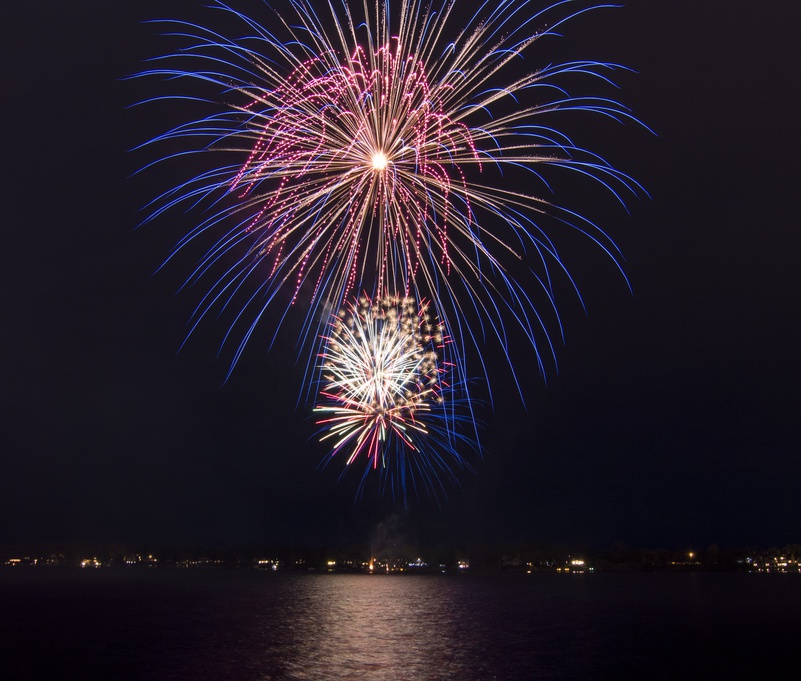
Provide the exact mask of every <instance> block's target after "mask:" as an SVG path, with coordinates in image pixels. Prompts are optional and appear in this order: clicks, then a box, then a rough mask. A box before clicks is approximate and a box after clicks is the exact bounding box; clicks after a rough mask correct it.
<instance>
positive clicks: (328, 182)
mask: <svg viewBox="0 0 801 681" xmlns="http://www.w3.org/2000/svg"><path fill="white" fill-rule="evenodd" d="M436 1H437V0H435V2H436ZM213 6H214V7H216V8H218V9H220V10H222V11H223V12H225V13H226V15H228V16H229V17H232V18H233V19H235V20H236V21H238V22H240V24H241V26H242V27H243V28H244V30H245V33H244V34H240V35H239V36H238V37H236V38H226V37H223V36H222V35H220V34H219V33H217V32H215V31H212V30H210V29H206V28H203V27H200V26H198V25H194V24H188V23H182V22H168V23H170V25H172V26H173V27H174V30H173V31H172V33H173V35H175V36H177V37H176V40H181V41H184V46H183V48H182V49H181V50H180V51H178V52H176V53H174V54H172V55H169V56H167V57H164V58H162V59H159V60H156V61H155V63H154V64H153V68H151V69H149V70H147V71H145V72H144V73H143V74H142V75H145V76H161V77H163V78H164V79H165V80H166V81H167V82H168V83H169V84H170V88H171V90H170V93H168V94H167V95H166V97H165V98H167V99H174V100H177V101H178V102H179V103H185V102H186V101H187V100H190V99H193V100H197V101H202V105H203V106H209V107H210V108H211V109H210V110H211V113H209V114H208V115H201V116H199V117H196V118H194V119H192V120H189V121H188V122H186V123H183V124H181V125H178V126H177V127H175V128H173V129H171V130H169V131H168V132H166V133H164V134H163V135H160V136H158V137H157V138H155V139H154V140H153V141H152V143H153V144H168V145H178V147H179V150H178V151H174V150H173V151H171V153H169V154H167V155H166V158H163V159H161V160H167V158H173V159H185V158H186V154H192V153H201V154H207V153H211V154H213V155H215V156H214V158H215V161H214V162H213V163H211V164H210V165H209V166H208V169H207V170H206V171H203V172H200V173H199V174H196V175H194V176H190V177H189V178H188V179H187V180H186V181H184V182H181V183H180V184H178V185H177V186H176V187H175V188H174V189H172V190H170V191H168V192H167V193H165V194H164V195H163V196H161V197H160V198H159V199H158V200H157V201H156V202H155V204H154V206H153V208H152V213H151V219H152V218H155V217H156V216H159V215H161V214H162V213H163V212H165V211H170V210H174V209H177V208H190V207H194V206H195V205H197V204H201V205H205V206H206V208H207V210H208V212H207V214H206V217H205V219H204V220H203V221H202V222H201V223H200V224H198V225H197V226H196V227H195V228H194V229H193V230H191V231H190V232H189V233H188V234H187V236H186V237H185V238H184V239H183V240H181V242H180V243H179V244H178V245H177V248H176V252H178V251H181V250H183V249H189V248H190V246H193V245H194V244H195V243H197V242H198V241H203V239H205V238H210V239H211V246H210V247H209V248H208V250H207V252H206V254H205V255H204V256H202V257H201V259H200V261H199V264H198V265H197V267H196V269H195V271H194V273H193V274H192V276H191V277H190V278H189V281H190V282H195V281H197V280H201V279H203V280H206V281H209V282H210V285H209V290H208V293H207V294H206V296H205V297H204V298H203V299H202V301H201V303H200V305H199V306H198V308H197V311H196V318H195V322H194V323H193V326H192V328H193V329H194V328H195V326H196V325H197V323H199V321H200V320H201V319H203V318H205V317H206V316H208V315H210V314H212V313H215V314H216V313H218V312H221V311H222V310H224V309H226V308H229V307H230V308H233V317H234V321H233V322H232V324H231V328H230V329H229V331H228V333H227V334H226V336H225V337H226V339H228V338H230V337H233V338H239V339H240V340H239V341H237V342H238V345H237V348H236V350H235V352H234V354H233V362H232V365H233V364H235V363H236V361H237V360H238V358H239V357H240V355H241V352H242V350H243V348H244V346H245V344H246V343H247V341H248V340H249V339H250V338H251V336H252V334H253V332H254V330H255V328H256V326H257V325H258V323H259V321H260V320H262V319H263V318H264V315H265V312H266V311H267V309H268V308H270V307H277V308H279V309H278V312H279V313H280V312H281V308H283V309H284V310H285V311H286V310H288V309H289V308H290V307H291V306H292V303H294V302H296V301H299V303H300V304H299V307H301V308H302V309H303V310H304V311H305V315H306V316H305V322H303V323H302V330H301V332H300V335H301V339H302V340H301V345H303V346H307V345H308V342H309V341H310V340H312V339H319V338H320V337H321V336H324V335H325V333H324V331H323V328H324V325H325V323H326V320H327V319H328V317H329V315H330V311H331V310H337V309H340V308H341V307H342V306H343V305H344V304H345V301H346V300H347V299H348V298H349V297H351V296H352V295H353V293H354V292H355V291H362V290H363V291H370V292H371V293H372V295H374V296H375V297H376V298H377V299H381V298H382V297H383V296H385V295H386V294H387V293H388V292H402V295H404V296H413V297H416V298H417V299H418V300H422V299H429V300H432V301H433V302H434V304H435V305H436V308H437V313H438V316H439V318H441V319H442V320H443V323H444V325H445V327H446V329H448V332H449V335H451V336H452V337H456V338H459V342H460V343H461V344H462V346H463V347H464V346H465V345H466V344H467V345H469V344H473V345H475V346H476V347H478V348H479V352H478V353H477V355H478V357H479V359H480V358H481V357H482V352H483V350H482V348H483V346H484V344H485V342H486V339H487V337H489V338H493V337H494V338H495V339H496V340H497V341H498V343H499V345H500V347H501V348H502V349H503V352H504V353H506V354H507V355H508V348H509V339H508V336H507V332H506V329H505V324H506V323H507V322H508V321H513V322H514V323H516V324H517V325H518V326H519V328H520V329H521V330H522V332H523V333H524V335H525V336H526V337H527V338H528V340H529V341H530V343H531V345H532V347H533V350H534V354H535V355H536V357H537V359H538V362H539V364H540V368H541V370H542V369H543V367H544V364H543V359H542V355H543V354H544V355H545V356H546V357H547V356H548V355H552V349H551V343H550V340H549V338H548V333H547V329H548V328H549V327H550V326H551V325H552V324H554V323H555V324H556V328H558V329H561V323H560V322H559V316H558V312H557V308H556V293H555V290H556V287H557V286H558V284H557V283H556V282H557V281H558V280H560V279H561V280H562V281H563V282H567V286H568V287H569V288H573V289H574V290H576V293H578V290H577V288H576V287H575V284H573V280H572V278H571V276H570V274H569V273H568V270H567V267H566V266H565V265H564V264H563V260H562V257H561V253H560V250H559V247H558V246H557V244H558V243H559V239H560V235H562V234H563V233H564V232H568V231H573V232H578V233H580V234H582V235H584V236H586V237H587V239H588V240H589V241H590V242H591V243H594V244H595V245H597V246H599V247H600V248H601V249H602V251H603V252H605V253H606V254H607V255H608V256H609V257H610V258H611V259H612V261H613V262H614V263H615V265H617V266H618V267H619V255H618V253H617V250H616V248H615V246H614V243H613V242H612V241H611V239H609V238H608V237H607V236H606V234H605V233H604V232H603V231H601V230H600V229H599V228H597V227H596V226H595V225H594V224H593V223H591V222H589V221H588V220H585V219H584V218H582V217H580V216H579V215H577V214H576V213H575V212H572V211H570V210H568V209H566V208H562V207H560V206H558V205H557V204H555V203H554V202H552V201H550V200H544V199H543V198H542V196H541V194H542V193H543V192H544V193H545V195H546V196H547V195H548V194H549V193H550V186H549V185H547V184H545V181H544V179H543V174H542V173H543V172H546V171H547V172H554V173H556V172H558V171H573V172H575V173H578V174H581V175H584V176H586V177H589V178H592V179H593V180H595V181H597V182H598V183H600V184H601V185H602V186H604V187H606V188H607V189H608V190H609V191H610V192H612V194H613V195H615V196H617V197H618V198H622V196H621V195H622V193H624V192H628V191H631V192H637V191H638V185H637V184H636V183H635V182H634V181H633V180H631V179H630V178H629V177H628V176H627V175H625V174H623V173H621V172H619V171H618V170H616V169H615V168H613V167H612V166H611V165H610V164H609V163H607V162H606V161H605V160H603V159H602V158H601V157H599V156H598V155H596V154H595V153H592V152H590V151H588V150H586V149H584V148H582V147H581V146H579V145H578V144H575V143H574V142H573V141H572V140H571V139H570V138H569V137H567V136H566V135H565V134H563V133H561V132H559V131H558V123H557V122H555V121H554V119H555V118H558V116H559V115H561V113H562V112H565V111H578V112H583V113H589V114H595V115H597V116H602V117H609V118H613V119H616V120H618V121H625V120H633V119H632V117H631V115H630V114H629V113H628V111H627V110H626V109H625V108H624V107H622V106H621V105H619V104H617V103H616V102H615V101H612V100H610V99H606V98H602V97H586V96H576V95H574V94H572V92H571V91H570V90H568V87H570V88H572V87H573V86H574V85H575V83H576V82H577V81H578V82H582V81H583V82H587V81H594V82H596V83H598V84H600V85H602V86H605V85H608V84H609V78H610V74H612V73H613V72H615V71H617V70H619V69H620V68H621V67H619V66H617V65H614V64H609V63H601V62H596V61H589V60H582V61H569V62H564V63H560V64H552V65H549V66H545V67H543V68H540V69H538V70H529V71H527V72H525V73H524V75H520V71H519V69H518V67H517V66H515V64H516V63H518V64H522V63H525V62H524V61H523V59H521V57H525V56H526V55H527V54H528V53H529V52H531V51H532V50H534V48H535V47H536V46H537V45H539V44H540V41H542V40H544V39H546V38H548V37H550V36H555V35H556V34H557V31H558V30H559V29H560V27H561V26H562V24H564V22H565V21H567V20H568V19H570V18H572V17H573V16H575V15H577V14H581V13H583V12H586V11H588V10H590V9H594V8H595V7H594V6H592V5H587V4H586V3H582V2H581V1H578V2H574V1H573V0H563V1H562V2H556V3H555V4H553V5H551V6H550V7H546V8H545V9H543V10H538V9H537V8H536V4H535V3H534V2H532V1H526V0H522V1H517V2H513V1H512V0H499V1H498V2H495V3H489V2H485V3H482V4H480V6H479V8H478V10H477V11H475V13H472V12H471V11H464V9H463V7H465V5H464V4H461V3H454V2H448V1H447V0H446V1H445V2H443V3H442V4H441V5H439V6H429V5H427V4H425V3H424V2H422V0H401V1H400V2H399V3H398V4H397V5H394V4H393V5H392V6H390V3H388V2H384V0H378V2H376V3H375V4H374V5H371V4H369V3H367V2H364V3H363V4H359V3H355V4H354V5H349V4H348V3H342V4H341V5H338V6H337V7H335V6H334V5H333V4H330V3H328V4H323V6H322V10H321V12H320V13H318V12H317V11H316V10H315V8H314V7H313V5H312V4H310V2H309V1H308V0H295V1H294V2H292V3H291V6H292V10H291V11H290V12H289V13H288V14H285V15H284V16H282V15H279V14H276V15H275V17H274V21H273V22H272V23H271V27H270V28H267V26H265V25H260V24H259V23H257V22H256V21H254V20H253V19H251V18H249V17H247V16H245V15H244V14H241V13H239V12H238V11H236V10H234V9H233V8H231V7H229V6H227V5H225V4H223V3H222V2H217V3H216V4H215V5H213ZM290 14H291V15H292V16H291V17H290V16H289V15H290ZM457 14H458V17H456V16H454V15H457ZM546 60H547V57H546ZM176 82H179V83H191V84H192V87H193V89H192V90H191V91H189V92H191V94H188V95H187V94H185V93H184V91H181V92H176V88H177V87H178V86H177V85H176ZM197 101H196V102H193V103H192V106H195V105H197V106H200V105H199V104H197ZM172 148H173V149H174V147H172ZM194 168H196V166H194ZM194 172H197V171H196V170H194ZM521 173H522V174H523V176H524V179H523V181H521V177H520V174H521ZM507 178H516V181H515V182H511V181H510V180H509V179H507ZM549 181H550V175H549ZM538 190H539V193H538ZM285 316H286V315H284V316H282V317H281V319H284V318H285ZM468 316H469V317H470V318H471V319H472V320H473V322H472V323H469V324H468V323H466V322H465V318H466V317H468ZM280 325H281V322H279V323H278V326H280ZM541 348H546V352H544V353H543V352H541ZM312 354H313V353H312ZM460 356H462V357H463V356H464V353H460ZM459 361H460V362H463V361H464V360H463V359H462V360H459ZM481 362H482V363H483V359H482V360H481ZM510 362H511V360H510ZM460 372H461V375H467V371H466V368H465V367H462V368H461V369H460ZM485 373H486V369H485Z"/></svg>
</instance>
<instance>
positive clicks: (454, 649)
mask: <svg viewBox="0 0 801 681" xmlns="http://www.w3.org/2000/svg"><path fill="white" fill-rule="evenodd" d="M412 581H413V582H414V583H413V584H412ZM448 586H450V587H451V588H447V587H448ZM453 586H454V585H453V584H451V583H449V582H448V581H447V580H442V579H437V578H431V577H421V578H408V577H399V576H394V577H393V576H389V577H386V576H380V577H365V576H361V575H350V576H348V575H338V576H336V577H334V578H333V579H332V578H330V577H327V576H320V577H316V578H313V579H312V580H310V582H309V583H308V584H307V585H306V588H305V589H304V591H306V597H305V598H304V599H303V601H302V602H301V603H299V604H297V609H296V610H295V612H293V613H292V615H291V616H290V618H289V627H290V629H291V632H292V634H293V637H292V638H293V645H292V646H291V647H290V648H289V650H288V651H287V652H288V653H289V654H288V659H287V661H286V667H285V672H286V674H287V675H289V676H290V677H292V678H297V679H343V678H353V679H357V678H374V679H431V678H457V677H461V678H465V676H466V675H467V676H468V678H469V676H470V674H472V672H475V671H477V670H478V668H480V666H481V661H480V659H479V657H478V656H476V654H475V653H477V652H480V651H477V650H475V649H474V648H473V647H472V646H474V645H475V640H473V639H472V638H471V637H468V638H465V636H464V630H465V629H470V627H471V625H474V622H475V616H474V614H473V617H472V622H471V612H470V610H469V608H467V607H466V606H467V604H466V603H464V602H461V601H460V599H458V598H454V595H455V594H454V591H456V592H458V591H459V589H455V590H454V589H453ZM443 587H445V588H443ZM443 591H445V592H446V593H447V594H448V595H447V596H445V597H444V594H443ZM466 642H469V643H470V645H466ZM485 678H492V676H491V675H489V676H485Z"/></svg>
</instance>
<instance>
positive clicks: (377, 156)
mask: <svg viewBox="0 0 801 681" xmlns="http://www.w3.org/2000/svg"><path fill="white" fill-rule="evenodd" d="M372 160H373V170H375V171H376V172H377V173H380V172H381V171H382V170H385V169H386V167H387V165H389V159H388V158H387V155H386V154H385V153H384V152H383V151H377V152H375V153H374V154H373V159H372Z"/></svg>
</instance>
